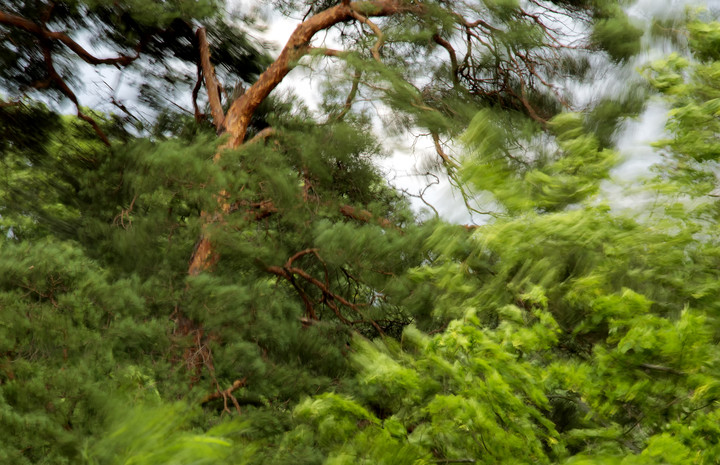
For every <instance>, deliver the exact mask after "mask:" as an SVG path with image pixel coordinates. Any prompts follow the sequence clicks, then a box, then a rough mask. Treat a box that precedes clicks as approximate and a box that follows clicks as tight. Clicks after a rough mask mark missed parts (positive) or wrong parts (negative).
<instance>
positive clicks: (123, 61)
mask: <svg viewBox="0 0 720 465" xmlns="http://www.w3.org/2000/svg"><path fill="white" fill-rule="evenodd" d="M0 24H4V25H6V26H13V27H17V28H20V29H23V30H25V31H27V32H29V33H31V34H33V35H35V36H36V37H38V38H40V39H50V40H56V41H59V42H62V43H63V44H64V45H65V46H66V47H67V48H69V49H70V50H72V51H73V52H74V53H75V54H76V55H77V56H79V57H80V58H82V59H83V60H84V61H85V62H86V63H89V64H91V65H120V66H126V65H129V64H130V63H132V62H133V61H135V60H136V59H137V58H138V57H139V56H140V49H141V48H142V42H140V43H138V46H137V47H136V54H135V55H134V56H129V55H123V54H121V55H119V56H117V57H114V58H97V57H95V56H94V55H92V54H91V53H90V52H88V51H87V50H85V49H84V48H83V47H81V46H80V44H78V43H77V42H75V41H74V40H72V39H71V38H70V36H68V35H67V34H65V33H64V32H53V31H50V30H48V29H47V28H45V27H44V26H40V25H38V24H35V23H34V22H32V21H30V20H28V19H26V18H23V17H22V16H17V15H13V14H11V13H5V12H4V11H0Z"/></svg>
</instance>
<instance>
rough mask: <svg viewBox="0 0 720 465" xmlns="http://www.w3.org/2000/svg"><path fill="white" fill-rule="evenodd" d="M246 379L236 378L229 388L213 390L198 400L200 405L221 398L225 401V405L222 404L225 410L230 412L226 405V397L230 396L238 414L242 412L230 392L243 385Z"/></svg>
mask: <svg viewBox="0 0 720 465" xmlns="http://www.w3.org/2000/svg"><path fill="white" fill-rule="evenodd" d="M246 379H247V378H243V379H236V380H235V382H233V383H232V385H231V386H230V387H229V388H227V389H225V390H223V391H220V390H219V389H218V390H216V391H215V392H213V393H212V394H208V395H207V396H205V397H204V398H203V399H202V400H201V401H200V405H205V404H207V403H208V402H210V401H213V400H215V399H220V398H222V399H223V401H224V403H225V405H224V407H225V411H227V412H228V413H230V409H228V406H227V400H228V398H230V400H232V403H233V405H234V406H235V410H237V413H238V414H240V413H242V412H241V411H240V404H239V403H238V401H237V399H236V398H235V396H233V394H232V393H233V391H235V390H237V389H239V388H241V387H243V386H245V382H246Z"/></svg>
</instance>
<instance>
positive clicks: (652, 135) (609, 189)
mask: <svg viewBox="0 0 720 465" xmlns="http://www.w3.org/2000/svg"><path fill="white" fill-rule="evenodd" d="M257 5H258V2H257V1H253V0H236V2H235V6H236V7H239V8H241V9H242V10H244V11H249V10H250V9H251V8H253V7H256V6H257ZM695 5H704V6H706V7H708V8H709V9H711V10H718V9H720V0H709V1H705V2H702V1H697V0H638V1H637V2H635V3H634V4H633V5H631V6H630V7H629V8H628V13H629V15H630V16H631V17H633V18H635V19H636V20H637V21H642V22H649V21H650V20H651V19H652V18H653V17H659V18H672V17H677V16H682V15H683V14H684V11H685V9H686V8H687V7H688V6H695ZM266 15H267V16H266V18H267V19H266V24H267V30H266V31H265V32H264V33H263V34H261V37H262V38H263V39H264V40H266V41H268V42H270V43H272V44H274V45H275V47H276V51H277V52H279V50H280V49H281V47H282V45H284V44H285V42H286V41H287V39H288V37H289V36H290V34H291V33H292V31H293V30H294V29H295V27H296V26H297V25H298V24H299V22H300V18H297V19H289V18H285V17H282V16H280V15H277V14H272V12H269V11H266ZM329 40H330V43H325V44H324V45H326V46H329V47H332V46H333V45H335V44H333V43H332V37H330V38H329ZM316 45H319V44H316ZM671 51H672V49H671V47H670V45H669V44H664V43H654V44H652V46H651V47H650V49H649V51H648V52H646V53H644V54H643V55H641V56H640V57H638V58H637V59H636V60H634V61H633V62H631V63H628V64H627V65H626V68H625V69H621V70H617V72H616V73H615V74H614V75H612V74H611V75H608V76H606V77H604V78H603V79H600V80H597V81H594V82H592V83H590V84H589V85H586V86H585V87H584V88H582V89H578V90H577V91H578V92H579V94H580V96H581V98H582V96H583V95H585V96H586V98H588V99H589V98H593V97H597V96H598V95H600V94H612V93H613V92H614V91H616V90H617V88H618V87H619V86H624V85H626V79H628V78H632V75H633V74H635V73H637V69H638V68H639V67H641V66H642V65H643V64H645V63H648V62H650V61H652V60H654V59H658V58H661V57H662V56H665V55H667V54H668V53H670V52H671ZM318 81H319V79H314V78H313V75H312V74H311V73H309V72H308V71H307V70H305V69H297V70H294V71H293V72H292V73H291V74H290V75H289V76H288V77H287V78H286V79H285V80H284V81H283V83H282V84H281V85H280V86H279V87H278V89H277V90H276V92H283V91H287V90H293V91H295V92H296V93H297V94H299V95H301V96H303V97H304V99H305V101H306V102H307V103H308V105H309V106H310V107H311V108H313V107H316V105H317V98H316V96H317V95H318V89H317V84H318ZM667 113H668V109H667V108H666V107H665V106H664V105H663V104H662V102H660V101H659V100H656V99H653V100H651V101H650V102H649V103H648V104H647V107H646V108H645V110H644V111H643V112H642V113H641V115H640V116H639V117H637V118H635V119H630V120H627V121H625V123H624V124H623V126H622V128H621V130H620V131H619V133H618V134H617V135H616V140H617V150H618V151H619V153H620V156H621V160H623V161H621V163H620V164H619V165H618V166H617V167H615V169H613V170H612V172H611V179H610V180H609V181H606V182H605V183H604V184H603V186H602V193H601V196H604V197H605V198H607V199H608V200H609V201H610V202H613V203H615V204H617V205H619V206H621V207H632V206H633V204H634V203H637V202H639V201H640V200H639V199H637V198H633V197H632V196H627V195H625V192H626V191H627V190H628V189H629V188H630V187H631V186H632V184H633V183H634V182H636V181H637V180H639V179H640V178H642V177H643V176H644V175H646V174H647V173H648V172H649V168H650V166H652V164H653V163H655V162H657V161H658V160H659V157H658V155H657V153H656V152H655V150H654V149H653V148H652V146H651V143H652V142H654V141H656V140H658V139H661V138H662V137H663V136H664V126H665V121H666V117H667ZM388 145H390V146H391V147H390V150H391V156H390V157H389V158H387V159H384V160H381V161H380V166H381V168H382V169H383V170H384V172H385V174H386V177H387V178H388V181H389V182H390V183H391V184H392V185H394V186H396V187H397V188H398V189H403V190H406V191H407V192H409V193H411V194H418V193H420V192H421V191H423V190H424V189H425V188H426V187H427V186H428V182H433V178H428V177H427V176H421V175H418V173H423V172H425V170H424V169H423V168H422V167H423V165H424V164H425V162H426V160H427V158H428V157H436V156H437V155H436V154H435V151H434V147H433V145H432V141H430V140H429V138H419V139H418V138H415V137H414V136H413V135H412V134H408V135H407V137H405V138H400V139H395V140H393V141H392V142H391V143H390V144H388ZM424 198H425V199H426V200H427V201H428V202H429V203H431V204H432V205H433V206H434V207H435V209H436V210H437V211H438V212H439V213H440V216H442V217H443V218H444V219H445V220H447V221H450V222H455V223H462V224H469V223H476V224H482V223H484V222H486V221H488V220H489V219H490V217H489V216H483V215H477V214H475V215H472V214H470V213H469V212H468V209H467V208H466V207H465V205H464V203H463V200H462V198H461V196H460V195H459V194H458V193H457V192H456V191H455V190H454V189H453V188H452V186H451V185H450V183H449V181H448V179H447V177H445V176H442V175H440V177H439V183H438V184H437V185H432V186H430V187H428V188H427V190H425V195H424ZM411 201H412V204H413V206H414V207H415V208H416V209H418V210H423V209H425V210H426V211H427V212H428V213H430V212H429V209H427V207H426V206H425V205H424V204H423V203H422V202H421V201H420V200H419V199H417V198H412V199H411ZM481 207H482V205H481ZM481 209H482V208H481Z"/></svg>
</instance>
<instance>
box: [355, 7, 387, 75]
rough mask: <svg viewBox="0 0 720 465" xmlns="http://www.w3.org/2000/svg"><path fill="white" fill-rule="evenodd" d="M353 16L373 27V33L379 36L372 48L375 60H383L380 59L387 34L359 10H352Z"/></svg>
mask: <svg viewBox="0 0 720 465" xmlns="http://www.w3.org/2000/svg"><path fill="white" fill-rule="evenodd" d="M352 17H353V18H355V19H357V20H358V21H360V22H361V23H363V24H366V25H367V26H368V27H369V28H370V29H372V31H373V34H375V35H376V36H377V41H376V42H375V45H373V48H372V49H371V53H372V56H373V58H375V61H377V62H378V63H380V62H381V60H380V49H381V48H382V46H383V44H384V43H385V34H383V32H382V31H381V30H380V28H379V27H378V26H377V24H375V23H373V22H372V21H370V18H368V17H367V16H363V15H361V14H360V13H358V12H357V11H355V10H353V11H352Z"/></svg>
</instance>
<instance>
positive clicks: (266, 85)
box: [225, 0, 423, 148]
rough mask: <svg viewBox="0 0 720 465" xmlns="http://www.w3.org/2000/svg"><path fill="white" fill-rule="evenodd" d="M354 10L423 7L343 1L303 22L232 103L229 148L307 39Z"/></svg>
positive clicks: (381, 12)
mask: <svg viewBox="0 0 720 465" xmlns="http://www.w3.org/2000/svg"><path fill="white" fill-rule="evenodd" d="M357 11H362V12H363V14H364V15H365V16H366V17H371V16H390V15H394V14H398V13H401V12H418V13H419V12H422V11H423V7H422V6H421V5H416V4H411V3H407V2H404V1H401V0H374V1H365V2H352V3H349V2H343V3H341V4H339V5H335V6H334V7H331V8H328V9H327V10H324V11H322V12H320V13H318V14H316V15H314V16H312V17H310V18H308V19H307V20H306V21H304V22H302V23H301V24H300V25H299V26H298V27H297V28H296V29H295V31H294V32H293V33H292V35H291V36H290V39H288V41H287V43H286V44H285V47H284V48H283V50H282V52H280V55H279V56H278V58H277V59H276V60H275V61H274V62H273V63H272V64H271V65H270V66H269V67H268V69H266V70H265V72H264V73H262V74H261V75H260V78H259V79H258V80H257V81H256V82H255V84H253V85H252V86H251V87H250V89H248V91H247V92H245V93H244V94H243V95H242V96H241V97H240V98H238V99H237V100H235V101H234V102H232V104H231V106H230V109H229V110H228V112H227V115H226V118H225V128H226V130H227V132H229V133H230V141H229V142H228V147H230V148H236V147H238V146H239V145H240V144H242V142H243V140H244V139H245V131H246V130H247V128H248V126H249V125H250V118H251V117H252V115H253V113H254V112H255V110H256V109H257V107H258V106H259V105H260V103H262V101H263V100H265V98H266V97H267V96H268V95H270V92H272V91H273V89H275V87H277V85H278V84H280V82H281V81H282V80H283V79H284V78H285V76H287V74H288V73H289V72H290V70H291V69H292V66H293V64H294V63H295V62H296V61H297V60H299V59H300V58H301V57H303V56H304V55H306V54H307V53H308V52H309V51H310V50H311V47H310V41H311V40H312V38H313V37H314V36H315V34H317V33H318V32H320V31H322V30H325V29H327V28H329V27H331V26H334V25H336V24H339V23H342V22H347V21H351V20H353V19H356V18H355V16H354V15H357Z"/></svg>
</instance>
